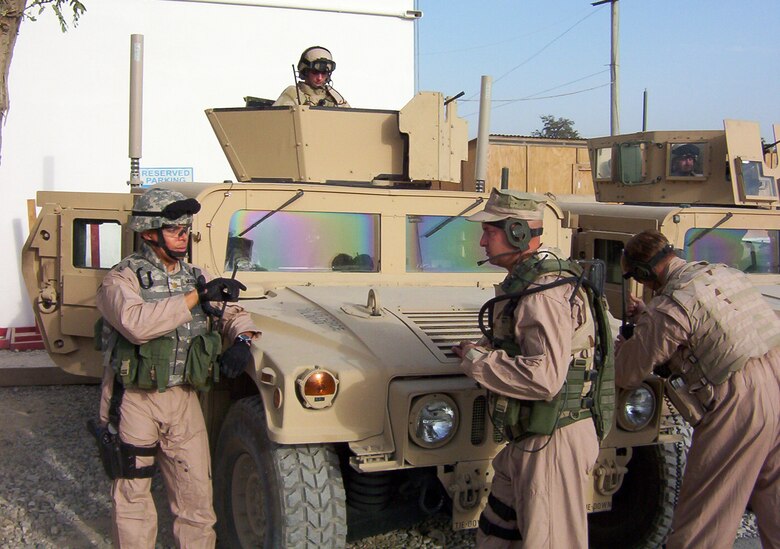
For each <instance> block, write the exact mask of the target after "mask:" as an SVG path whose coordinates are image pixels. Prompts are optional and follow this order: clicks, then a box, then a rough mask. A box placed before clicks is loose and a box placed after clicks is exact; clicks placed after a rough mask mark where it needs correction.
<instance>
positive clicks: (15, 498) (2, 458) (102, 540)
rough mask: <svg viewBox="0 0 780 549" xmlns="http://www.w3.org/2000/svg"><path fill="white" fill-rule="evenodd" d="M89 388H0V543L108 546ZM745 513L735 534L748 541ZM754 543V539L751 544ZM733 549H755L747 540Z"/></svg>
mask: <svg viewBox="0 0 780 549" xmlns="http://www.w3.org/2000/svg"><path fill="white" fill-rule="evenodd" d="M98 394H99V389H98V387H97V386H94V385H92V386H88V385H86V386H85V385H70V386H51V387H7V388H0V417H4V418H6V419H5V421H3V422H0V463H2V466H1V467H0V547H14V548H16V547H35V548H63V547H73V548H80V547H100V548H103V547H105V548H108V547H111V541H110V521H109V515H110V501H109V489H110V483H109V481H108V479H107V478H106V476H105V474H104V473H103V470H102V467H101V465H100V462H99V459H98V457H97V451H96V449H95V445H94V439H93V438H92V437H91V435H89V434H88V433H87V431H86V429H85V427H84V425H85V422H86V420H87V419H89V418H90V417H93V415H94V414H96V407H97V402H98ZM153 492H154V496H155V501H156V503H157V508H158V512H159V514H160V519H159V521H158V522H159V531H158V543H157V547H158V548H168V547H174V544H173V536H172V533H171V516H170V513H169V512H168V511H167V504H166V502H165V496H164V490H163V486H162V482H161V480H160V479H159V477H155V479H154V481H153ZM756 536H757V534H756V527H755V519H754V517H752V516H751V515H746V520H744V521H743V526H742V528H740V534H739V536H738V537H740V538H755V537H756ZM754 542H755V544H753V543H754ZM473 546H474V531H461V532H453V531H451V530H450V527H449V523H448V521H447V520H446V518H443V517H437V518H432V519H430V520H428V521H426V522H424V523H422V524H420V525H418V526H417V527H415V528H411V529H408V530H403V531H401V530H399V531H394V532H390V533H388V534H383V535H379V536H374V537H371V538H366V539H363V540H360V541H357V542H354V543H351V544H348V545H347V547H348V548H352V549H357V548H361V549H363V548H364V549H368V548H371V549H383V548H387V549H391V548H392V549H395V548H399V547H404V548H444V547H447V548H467V547H473ZM739 547H760V545H759V544H758V541H757V540H749V542H748V545H745V544H744V542H743V543H741V544H740V545H739Z"/></svg>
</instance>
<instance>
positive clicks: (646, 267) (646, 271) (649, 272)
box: [623, 244, 674, 282]
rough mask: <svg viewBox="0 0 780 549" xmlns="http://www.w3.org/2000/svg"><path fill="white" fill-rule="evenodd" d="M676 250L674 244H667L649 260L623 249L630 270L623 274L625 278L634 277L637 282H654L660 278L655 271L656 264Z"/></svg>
mask: <svg viewBox="0 0 780 549" xmlns="http://www.w3.org/2000/svg"><path fill="white" fill-rule="evenodd" d="M673 252H674V246H672V245H671V244H666V245H665V246H664V247H663V248H661V250H660V251H659V252H658V253H657V254H655V255H654V256H653V257H651V258H650V259H649V260H648V261H642V260H639V259H635V258H633V257H631V256H630V255H628V254H627V253H626V252H625V251H623V257H624V258H625V260H626V266H627V267H628V271H627V272H626V273H625V274H624V275H623V278H624V279H629V278H633V279H635V280H636V281H637V282H653V281H655V280H658V275H657V274H656V273H655V266H656V265H658V263H660V262H661V260H662V259H663V258H664V257H666V256H667V255H669V254H671V253H673Z"/></svg>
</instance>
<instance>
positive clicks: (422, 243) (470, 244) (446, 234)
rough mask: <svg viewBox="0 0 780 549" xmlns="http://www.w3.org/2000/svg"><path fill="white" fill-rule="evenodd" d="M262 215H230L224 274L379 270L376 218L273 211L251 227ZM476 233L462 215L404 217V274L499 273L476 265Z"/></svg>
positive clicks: (475, 226)
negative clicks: (235, 266)
mask: <svg viewBox="0 0 780 549" xmlns="http://www.w3.org/2000/svg"><path fill="white" fill-rule="evenodd" d="M268 213H269V212H268V211H267V210H266V211H261V210H254V211H250V210H240V211H237V212H236V213H235V214H233V216H232V217H231V219H230V228H229V232H228V234H229V236H228V242H227V254H226V256H225V257H226V260H225V270H228V271H230V270H232V269H233V266H234V265H237V268H238V270H239V271H272V272H301V271H305V272H330V271H345V272H362V273H376V272H379V271H380V261H379V257H380V249H381V247H380V231H379V227H380V215H379V214H368V213H343V212H285V211H277V212H275V213H274V214H273V215H271V216H269V217H268V218H267V219H264V220H263V221H262V222H261V223H260V224H257V225H255V224H256V223H257V222H258V221H259V220H260V219H262V218H263V217H264V216H266V215H267V214H268ZM445 221H446V223H445V224H443V225H442V223H444V222H445ZM437 227H438V229H437V230H434V229H436V228H437ZM429 232H430V234H429ZM426 235H428V236H426ZM481 235H482V227H481V225H480V224H479V223H472V222H469V221H467V220H466V219H465V218H464V217H456V218H450V217H448V216H436V215H408V216H406V240H405V241H406V272H410V273H423V272H425V273H471V272H484V271H500V269H499V268H498V267H494V266H493V265H489V264H485V265H484V266H482V267H479V266H477V261H478V260H480V259H484V258H485V253H484V251H483V250H482V248H480V246H479V239H480V237H481Z"/></svg>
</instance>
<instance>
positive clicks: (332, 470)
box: [214, 396, 347, 548]
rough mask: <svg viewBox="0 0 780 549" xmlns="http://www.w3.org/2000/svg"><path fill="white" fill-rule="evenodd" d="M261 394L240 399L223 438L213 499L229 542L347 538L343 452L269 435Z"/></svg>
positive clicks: (282, 543)
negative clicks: (284, 441)
mask: <svg viewBox="0 0 780 549" xmlns="http://www.w3.org/2000/svg"><path fill="white" fill-rule="evenodd" d="M265 426H266V418H265V411H264V410H263V404H262V402H261V400H260V397H259V396H253V397H248V398H244V399H242V400H239V401H238V402H236V403H235V404H234V405H233V406H232V407H231V408H230V411H229V412H228V414H227V417H226V418H225V423H224V425H223V427H222V429H221V431H220V434H219V440H218V441H217V452H216V456H217V458H216V459H217V461H216V462H215V464H214V471H215V474H214V504H215V509H216V512H217V516H218V517H220V520H219V522H218V523H217V535H218V539H219V543H220V545H221V546H225V547H231V548H233V547H243V548H250V547H267V548H278V547H312V548H315V547H316V548H319V547H331V548H339V547H344V546H345V545H346V537H347V512H346V497H345V495H344V486H343V483H342V479H341V473H340V471H339V465H338V458H337V457H336V454H335V453H334V451H333V449H332V448H331V447H330V446H327V445H312V444H305V445H297V446H280V445H278V444H276V443H274V442H272V441H271V440H269V439H268V435H267V433H266V430H265Z"/></svg>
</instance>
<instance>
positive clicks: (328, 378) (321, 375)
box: [296, 367, 339, 409]
mask: <svg viewBox="0 0 780 549" xmlns="http://www.w3.org/2000/svg"><path fill="white" fill-rule="evenodd" d="M296 383H297V384H298V395H299V396H300V397H301V400H302V401H303V404H304V405H305V406H306V407H307V408H314V409H320V408H327V407H328V406H330V405H331V404H332V403H333V399H334V398H335V397H336V392H337V391H338V386H339V380H338V379H337V378H336V376H335V375H333V374H332V373H330V372H329V371H328V370H325V369H323V368H319V367H317V368H314V369H313V370H308V371H307V372H305V373H304V374H303V375H302V376H300V377H299V378H298V379H297V381H296Z"/></svg>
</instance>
